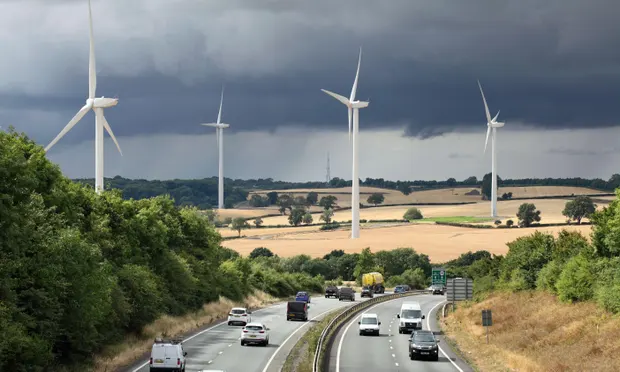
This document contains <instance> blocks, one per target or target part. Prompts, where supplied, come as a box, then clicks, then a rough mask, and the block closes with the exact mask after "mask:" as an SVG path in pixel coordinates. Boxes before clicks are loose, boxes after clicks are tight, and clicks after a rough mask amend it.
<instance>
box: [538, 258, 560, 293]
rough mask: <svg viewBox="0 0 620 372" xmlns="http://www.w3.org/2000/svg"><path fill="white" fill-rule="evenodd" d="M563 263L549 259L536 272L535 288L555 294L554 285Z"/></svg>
mask: <svg viewBox="0 0 620 372" xmlns="http://www.w3.org/2000/svg"><path fill="white" fill-rule="evenodd" d="M563 268H564V265H563V264H562V263H561V262H560V261H556V260H553V261H550V262H549V263H548V264H546V265H545V267H543V268H542V269H541V270H540V272H539V273H538V278H537V279H536V289H538V290H542V291H548V292H551V293H553V294H557V293H558V291H557V289H556V287H555V285H556V282H557V280H558V278H559V277H560V274H562V269H563Z"/></svg>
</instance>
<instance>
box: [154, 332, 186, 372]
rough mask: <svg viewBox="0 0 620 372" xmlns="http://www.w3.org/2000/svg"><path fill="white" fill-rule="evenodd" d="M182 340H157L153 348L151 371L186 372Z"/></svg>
mask: <svg viewBox="0 0 620 372" xmlns="http://www.w3.org/2000/svg"><path fill="white" fill-rule="evenodd" d="M186 355H187V352H185V351H183V344H181V341H180V340H163V339H161V338H156V339H155V343H154V344H153V347H152V348H151V359H150V361H149V371H151V372H185V356H186Z"/></svg>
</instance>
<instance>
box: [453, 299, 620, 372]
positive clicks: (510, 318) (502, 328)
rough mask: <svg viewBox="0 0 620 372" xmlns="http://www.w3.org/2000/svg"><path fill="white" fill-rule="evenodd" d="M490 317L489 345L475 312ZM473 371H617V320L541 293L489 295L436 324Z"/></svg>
mask: <svg viewBox="0 0 620 372" xmlns="http://www.w3.org/2000/svg"><path fill="white" fill-rule="evenodd" d="M483 309H490V310H492V312H493V325H492V326H491V327H489V344H488V345H487V343H486V333H485V332H486V330H485V328H484V327H482V324H481V323H482V319H481V315H480V314H481V310H483ZM441 323H442V328H443V331H444V333H445V335H446V336H447V337H448V338H449V339H451V340H453V341H455V342H456V343H457V345H458V348H459V349H460V350H461V351H462V352H463V354H464V355H466V356H467V357H468V358H469V359H470V360H471V361H472V362H473V363H474V364H475V366H476V367H477V370H479V371H483V372H484V371H505V370H510V371H523V372H529V371H532V372H533V371H558V372H559V371H562V372H563V371H610V372H611V371H620V358H618V353H620V318H618V317H615V316H612V315H611V314H609V313H607V312H605V311H603V310H601V309H600V308H598V307H597V306H596V305H595V304H593V303H577V304H564V303H560V302H559V301H558V300H557V299H556V298H555V297H554V296H552V295H550V294H546V293H530V292H526V293H502V294H495V295H493V296H491V297H490V298H488V299H486V300H485V301H482V302H480V303H477V304H473V305H471V306H466V305H463V306H462V307H460V308H457V311H456V313H453V314H450V315H449V316H448V317H447V318H446V319H444V320H442V321H441Z"/></svg>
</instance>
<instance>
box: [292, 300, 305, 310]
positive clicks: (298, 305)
mask: <svg viewBox="0 0 620 372" xmlns="http://www.w3.org/2000/svg"><path fill="white" fill-rule="evenodd" d="M305 309H306V304H305V303H304V302H289V303H288V311H302V312H303V311H305Z"/></svg>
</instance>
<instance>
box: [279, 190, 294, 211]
mask: <svg viewBox="0 0 620 372" xmlns="http://www.w3.org/2000/svg"><path fill="white" fill-rule="evenodd" d="M293 201H294V200H293V197H292V196H291V195H290V194H282V195H280V196H278V201H277V202H276V204H277V205H278V207H280V208H279V211H280V213H282V214H286V210H287V209H288V210H290V211H292V210H293Z"/></svg>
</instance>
